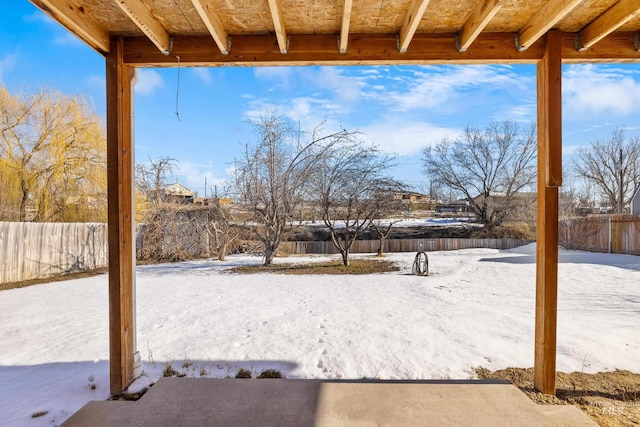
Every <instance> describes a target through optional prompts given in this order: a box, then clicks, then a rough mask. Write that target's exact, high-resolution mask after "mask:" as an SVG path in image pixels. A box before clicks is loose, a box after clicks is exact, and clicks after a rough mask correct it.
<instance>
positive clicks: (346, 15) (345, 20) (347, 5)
mask: <svg viewBox="0 0 640 427" xmlns="http://www.w3.org/2000/svg"><path fill="white" fill-rule="evenodd" d="M352 7H353V0H344V6H343V8H342V25H341V26H340V41H339V43H338V49H339V51H340V53H342V54H345V53H347V43H348V42H349V25H350V24H351V9H352Z"/></svg>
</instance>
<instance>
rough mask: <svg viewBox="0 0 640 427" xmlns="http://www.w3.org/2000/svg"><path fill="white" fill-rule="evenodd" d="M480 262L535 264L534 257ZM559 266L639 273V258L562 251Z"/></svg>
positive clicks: (482, 260) (500, 258) (510, 257)
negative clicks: (619, 269) (580, 265)
mask: <svg viewBox="0 0 640 427" xmlns="http://www.w3.org/2000/svg"><path fill="white" fill-rule="evenodd" d="M479 261H481V262H497V263H507V264H535V263H536V256H535V255H521V256H506V257H495V258H493V257H492V258H481V259H480V260H479ZM558 263H559V264H592V265H607V266H611V267H618V268H624V269H627V270H632V271H640V256H636V255H623V254H604V253H594V252H579V251H563V250H560V252H559V253H558Z"/></svg>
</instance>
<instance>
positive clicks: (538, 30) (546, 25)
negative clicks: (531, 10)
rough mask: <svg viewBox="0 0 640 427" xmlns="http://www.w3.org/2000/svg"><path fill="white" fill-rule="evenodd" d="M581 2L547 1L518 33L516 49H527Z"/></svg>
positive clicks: (575, 0)
mask: <svg viewBox="0 0 640 427" xmlns="http://www.w3.org/2000/svg"><path fill="white" fill-rule="evenodd" d="M582 2H583V0H549V2H547V4H545V5H544V7H543V8H542V9H540V11H538V13H536V14H535V15H534V16H532V17H531V19H529V21H527V23H526V24H524V26H523V27H522V28H521V29H520V31H519V32H518V49H519V50H526V49H528V48H529V47H530V46H531V45H532V44H533V43H535V42H536V40H538V39H540V37H542V36H543V35H544V34H545V33H546V32H547V31H549V30H550V29H551V28H553V27H554V25H556V24H557V23H558V22H560V21H561V20H562V19H563V18H564V17H565V16H567V15H568V14H569V12H571V11H572V10H573V9H575V8H576V6H578V5H579V4H580V3H582Z"/></svg>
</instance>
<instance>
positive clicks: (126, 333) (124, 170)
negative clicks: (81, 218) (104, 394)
mask: <svg viewBox="0 0 640 427" xmlns="http://www.w3.org/2000/svg"><path fill="white" fill-rule="evenodd" d="M123 47H124V46H123V41H122V38H117V39H114V40H112V42H111V48H110V53H109V55H107V70H106V77H107V185H108V186H107V198H108V230H109V235H108V240H109V369H110V384H111V394H112V395H113V394H119V393H122V392H123V391H124V390H125V389H126V388H127V387H128V386H129V385H130V384H131V382H132V381H133V379H134V378H133V377H134V373H133V364H134V352H135V348H134V346H135V344H134V342H135V338H134V337H135V333H136V331H135V329H134V310H135V307H134V304H133V299H134V295H133V292H134V281H135V258H134V257H135V237H134V235H135V234H134V233H135V230H134V226H135V211H134V209H135V207H134V206H135V205H134V202H133V195H134V194H133V176H134V175H133V170H134V156H133V150H134V146H133V137H132V124H131V117H132V96H131V89H132V88H131V77H132V69H131V67H129V66H128V65H126V64H125V63H124V62H123V51H124V49H123Z"/></svg>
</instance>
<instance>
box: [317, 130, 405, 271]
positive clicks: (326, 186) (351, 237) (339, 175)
mask: <svg viewBox="0 0 640 427" xmlns="http://www.w3.org/2000/svg"><path fill="white" fill-rule="evenodd" d="M393 160H394V158H393V157H391V156H388V155H383V154H381V153H380V151H379V150H378V149H377V148H375V147H371V146H369V145H366V144H364V143H363V142H361V141H358V140H356V139H355V138H354V137H353V135H350V136H349V137H348V138H345V139H344V140H342V141H341V143H340V144H339V145H336V146H334V147H332V149H331V150H330V151H328V152H327V154H326V155H325V156H324V158H323V159H322V162H321V167H319V168H318V169H317V174H316V178H315V180H314V182H315V191H316V194H317V195H318V196H319V206H320V211H321V212H322V219H323V221H324V223H325V225H326V226H327V227H328V228H329V232H330V233H331V240H332V241H333V244H334V245H335V246H336V248H338V250H339V251H340V254H341V255H342V262H343V264H344V265H345V266H348V265H349V251H350V249H351V246H352V244H353V242H354V241H355V240H356V239H357V238H358V236H359V235H361V234H362V232H363V231H364V230H366V229H367V228H368V227H369V226H370V225H371V222H372V220H373V219H374V218H376V215H377V214H379V212H380V203H379V201H378V199H377V198H378V197H379V196H380V195H381V194H384V193H385V192H386V193H388V191H389V190H390V189H394V188H396V186H397V181H395V180H394V179H392V178H390V177H388V176H386V175H385V172H386V171H387V169H388V168H389V167H390V166H391V165H392V163H393Z"/></svg>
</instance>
